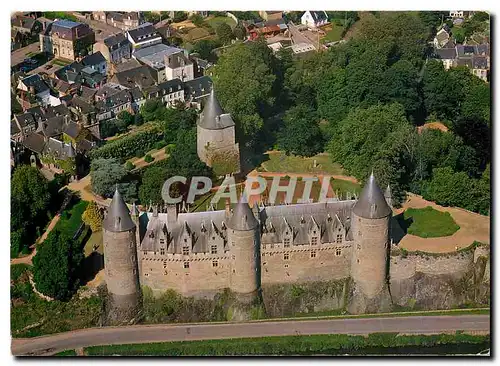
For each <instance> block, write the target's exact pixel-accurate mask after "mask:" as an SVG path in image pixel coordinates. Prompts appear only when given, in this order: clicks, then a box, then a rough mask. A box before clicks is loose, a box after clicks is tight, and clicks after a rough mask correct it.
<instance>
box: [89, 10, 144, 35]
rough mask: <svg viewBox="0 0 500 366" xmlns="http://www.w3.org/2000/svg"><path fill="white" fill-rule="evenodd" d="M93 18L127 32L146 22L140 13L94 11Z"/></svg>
mask: <svg viewBox="0 0 500 366" xmlns="http://www.w3.org/2000/svg"><path fill="white" fill-rule="evenodd" d="M92 18H93V19H94V20H97V21H99V22H102V23H105V24H109V25H111V26H113V27H115V28H120V29H122V30H125V31H127V30H129V29H134V28H137V27H138V26H140V25H141V24H142V23H143V22H144V20H143V17H142V15H141V12H138V11H130V12H117V11H93V12H92Z"/></svg>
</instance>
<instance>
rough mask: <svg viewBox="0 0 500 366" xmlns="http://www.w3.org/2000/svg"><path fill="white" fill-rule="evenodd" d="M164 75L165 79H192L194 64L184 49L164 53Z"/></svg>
mask: <svg viewBox="0 0 500 366" xmlns="http://www.w3.org/2000/svg"><path fill="white" fill-rule="evenodd" d="M164 60H165V75H166V80H174V79H180V80H182V81H188V80H193V79H194V65H193V61H191V60H190V59H189V57H188V55H187V52H186V51H183V50H180V51H178V52H175V53H172V54H169V55H165V56H164Z"/></svg>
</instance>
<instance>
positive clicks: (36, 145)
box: [22, 133, 45, 154]
mask: <svg viewBox="0 0 500 366" xmlns="http://www.w3.org/2000/svg"><path fill="white" fill-rule="evenodd" d="M22 143H23V145H24V146H25V147H27V148H28V149H30V150H31V151H34V152H36V153H38V154H40V153H41V152H42V151H43V147H44V145H45V139H44V137H43V136H42V135H40V134H38V133H30V134H28V135H27V136H26V138H25V139H24V140H23V142H22Z"/></svg>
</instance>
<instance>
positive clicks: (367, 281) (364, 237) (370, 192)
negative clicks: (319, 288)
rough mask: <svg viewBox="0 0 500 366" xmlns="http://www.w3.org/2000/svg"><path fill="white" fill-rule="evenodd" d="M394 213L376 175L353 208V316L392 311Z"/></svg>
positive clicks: (350, 308)
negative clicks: (390, 266) (390, 260)
mask: <svg viewBox="0 0 500 366" xmlns="http://www.w3.org/2000/svg"><path fill="white" fill-rule="evenodd" d="M391 215H392V210H391V208H390V207H389V205H388V204H387V201H386V199H385V197H384V193H382V191H381V190H380V188H379V186H378V185H377V183H376V182H375V177H374V176H373V172H372V174H371V175H370V178H369V179H368V182H367V183H366V185H365V187H364V188H363V191H362V192H361V194H360V197H359V200H358V201H357V202H356V204H355V205H354V207H353V210H352V218H351V230H352V233H353V238H354V244H353V249H352V263H351V277H352V279H353V280H354V291H353V297H352V299H351V301H350V302H349V312H350V313H353V314H359V313H367V312H380V311H386V310H389V309H390V308H391V304H392V302H391V297H390V293H389V286H388V277H387V276H388V253H389V224H390V218H391Z"/></svg>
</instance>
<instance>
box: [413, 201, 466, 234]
mask: <svg viewBox="0 0 500 366" xmlns="http://www.w3.org/2000/svg"><path fill="white" fill-rule="evenodd" d="M404 219H405V221H406V222H407V223H409V224H410V225H409V226H408V234H412V235H416V236H420V237H422V238H437V237H441V236H450V235H452V234H454V233H455V232H456V231H457V230H458V229H460V226H458V225H457V224H456V222H455V220H453V218H452V217H451V215H450V213H449V212H441V211H437V210H435V209H433V208H432V207H430V206H427V207H426V208H420V209H417V208H409V209H407V210H406V211H405V212H404Z"/></svg>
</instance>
